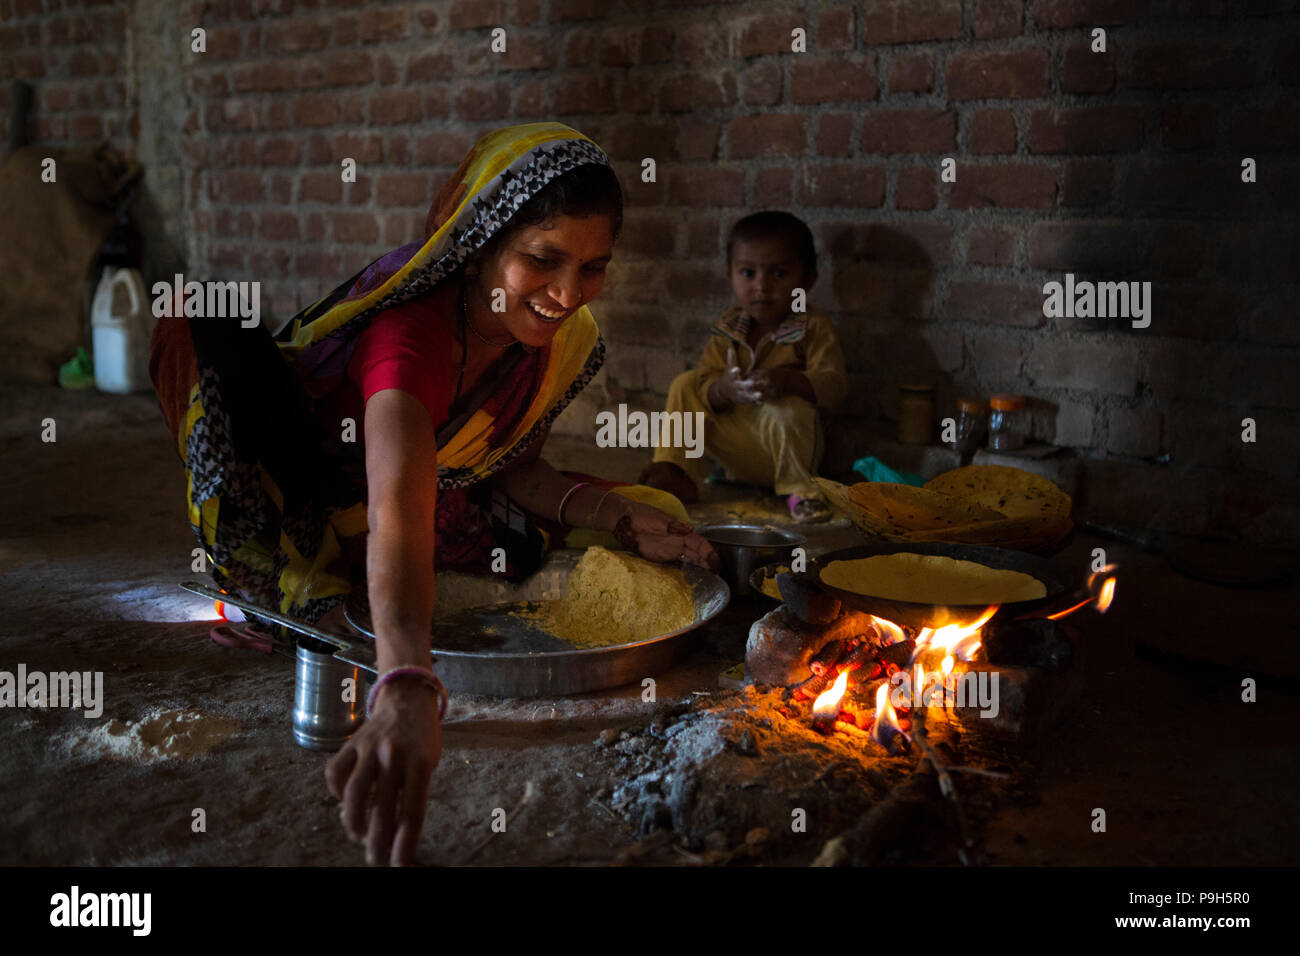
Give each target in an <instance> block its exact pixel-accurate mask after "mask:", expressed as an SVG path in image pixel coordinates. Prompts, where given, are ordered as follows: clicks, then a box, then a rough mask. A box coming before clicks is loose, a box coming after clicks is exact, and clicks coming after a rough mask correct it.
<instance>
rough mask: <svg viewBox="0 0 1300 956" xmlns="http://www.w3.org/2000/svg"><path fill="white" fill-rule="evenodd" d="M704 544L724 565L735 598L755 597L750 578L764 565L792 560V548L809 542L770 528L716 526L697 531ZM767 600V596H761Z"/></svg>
mask: <svg viewBox="0 0 1300 956" xmlns="http://www.w3.org/2000/svg"><path fill="white" fill-rule="evenodd" d="M695 530H696V533H697V534H699V536H700V537H702V538H703V539H704V540H705V541H707V542H709V544H711V545H713V550H714V551H716V552H718V559H719V561H720V562H721V564H722V567H721V569H720V570H719V572H718V573H719V574H721V575H722V577H723V580H725V581H726V582H727V583H728V584H729V585H731V593H732V594H734V595H735V596H736V597H753V596H754V595H755V594H756V593H761V592H755V591H754V589H753V588H752V587H751V586H750V580H749V577H750V575H751V574H753V572H754V569H755V568H757V567H759V566H760V565H763V564H773V563H775V562H778V561H783V560H784V561H789V560H790V549H791V548H797V547H801V546H802V545H803V544H804V543H805V542H806V541H807V540H808V539H807V538H805V537H804V536H803V535H801V534H799V533H798V532H796V531H784V530H782V529H780V528H773V527H771V526H770V525H755V524H713V525H707V526H705V527H703V528H696V529H695ZM762 596H763V597H766V595H762Z"/></svg>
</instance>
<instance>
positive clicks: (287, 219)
mask: <svg viewBox="0 0 1300 956" xmlns="http://www.w3.org/2000/svg"><path fill="white" fill-rule="evenodd" d="M257 235H258V238H260V239H269V240H270V241H272V242H297V241H298V239H299V238H300V235H299V232H298V217H297V216H295V215H294V214H293V213H291V212H284V211H282V210H268V211H266V212H264V213H262V215H261V216H259V217H258V223H257Z"/></svg>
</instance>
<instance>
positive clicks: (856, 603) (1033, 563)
mask: <svg viewBox="0 0 1300 956" xmlns="http://www.w3.org/2000/svg"><path fill="white" fill-rule="evenodd" d="M902 553H910V554H930V555H941V556H943V557H947V558H955V559H957V560H960V561H974V562H976V563H977V564H982V565H985V566H986V567H990V568H997V569H998V570H1003V571H1021V572H1024V573H1025V574H1029V575H1032V576H1034V577H1035V578H1037V579H1038V580H1039V581H1042V582H1043V586H1044V587H1045V588H1046V589H1047V594H1046V595H1045V596H1044V597H1041V598H1036V599H1035V600H1032V601H1015V602H1012V603H1009V604H1003V605H1002V606H1001V607H1000V608H999V609H998V611H997V614H996V615H994V617H1001V616H1004V615H1007V616H1012V617H1017V616H1019V615H1021V614H1024V613H1027V612H1029V611H1033V610H1036V609H1037V608H1040V607H1042V606H1044V605H1046V604H1048V603H1050V602H1051V601H1053V600H1054V599H1056V598H1058V597H1060V596H1061V595H1062V594H1065V593H1066V592H1069V591H1071V590H1072V589H1073V588H1074V587H1075V586H1076V585H1077V583H1078V582H1077V580H1076V576H1075V575H1073V574H1071V573H1070V572H1069V571H1068V570H1066V569H1065V568H1063V567H1062V566H1061V565H1059V564H1057V563H1056V562H1054V561H1051V560H1048V559H1047V558H1041V557H1039V556H1038V555H1034V554H1029V553H1027V552H1025V551H1010V550H1007V549H1006V548H992V547H985V546H983V545H974V544H897V543H894V542H890V541H880V542H877V543H874V544H866V545H860V546H857V547H853V548H845V549H844V550H842V551H832V552H831V553H829V554H823V555H819V556H818V557H817V560H816V562H815V563H813V562H810V563H809V566H808V569H807V570H806V571H804V572H803V573H801V574H799V575H796V577H797V578H798V579H799V580H800V581H802V582H803V583H805V584H807V585H809V586H812V587H815V588H819V589H821V590H822V591H823V592H824V593H826V594H829V595H831V596H833V597H836V598H838V599H839V600H840V602H841V603H842V604H844V606H846V607H850V608H853V609H855V610H858V611H865V612H866V613H868V614H875V615H876V616H877V617H883V618H886V619H888V620H890V621H893V622H894V623H895V624H906V625H910V626H912V627H937V626H940V625H943V624H946V623H948V622H949V621H952V620H973V619H974V618H977V617H979V616H980V614H982V613H983V612H984V610H985V608H987V607H988V605H987V604H965V605H960V604H959V605H951V604H949V605H939V604H918V603H915V602H911V601H894V600H890V599H889V598H881V597H873V596H871V595H866V594H855V593H854V592H852V591H845V590H842V589H840V588H836V587H831V586H830V585H829V584H825V583H823V582H822V580H821V577H820V571H821V568H823V567H826V566H827V565H829V564H830V563H831V562H832V561H852V560H854V559H857V558H872V557H876V556H877V555H884V554H902Z"/></svg>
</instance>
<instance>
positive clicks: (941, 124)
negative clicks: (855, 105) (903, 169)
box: [858, 110, 957, 153]
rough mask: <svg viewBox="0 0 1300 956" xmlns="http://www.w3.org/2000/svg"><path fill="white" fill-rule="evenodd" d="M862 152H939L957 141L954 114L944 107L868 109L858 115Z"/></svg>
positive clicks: (944, 150) (950, 147) (949, 147)
mask: <svg viewBox="0 0 1300 956" xmlns="http://www.w3.org/2000/svg"><path fill="white" fill-rule="evenodd" d="M858 142H859V143H860V149H861V151H862V152H863V153H941V152H946V151H948V150H951V149H953V147H954V146H955V145H956V142H957V122H956V116H955V114H953V113H951V112H949V111H946V110H872V111H870V112H867V113H864V114H863V116H862V133H861V136H860V137H859V140H858Z"/></svg>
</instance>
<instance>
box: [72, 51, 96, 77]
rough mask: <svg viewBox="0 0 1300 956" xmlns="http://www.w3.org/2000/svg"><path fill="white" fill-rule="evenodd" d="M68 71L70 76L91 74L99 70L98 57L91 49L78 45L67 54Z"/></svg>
mask: <svg viewBox="0 0 1300 956" xmlns="http://www.w3.org/2000/svg"><path fill="white" fill-rule="evenodd" d="M67 64H68V67H67V68H68V73H69V74H70V75H71V76H93V75H94V74H96V73H98V72H99V57H97V56H96V55H95V52H94V51H93V50H87V49H86V48H85V47H80V48H78V49H75V50H73V51H72V52H71V53H70V54H68V60H67Z"/></svg>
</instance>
